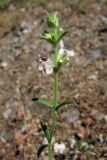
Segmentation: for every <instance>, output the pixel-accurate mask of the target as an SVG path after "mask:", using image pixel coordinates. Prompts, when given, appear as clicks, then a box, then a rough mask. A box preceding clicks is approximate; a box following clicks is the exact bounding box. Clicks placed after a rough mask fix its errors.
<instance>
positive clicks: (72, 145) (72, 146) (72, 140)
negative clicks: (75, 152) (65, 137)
mask: <svg viewBox="0 0 107 160" xmlns="http://www.w3.org/2000/svg"><path fill="white" fill-rule="evenodd" d="M75 144H76V140H75V139H71V144H70V147H71V149H73V148H74V146H75Z"/></svg>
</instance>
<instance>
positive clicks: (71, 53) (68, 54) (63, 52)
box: [59, 40, 75, 58]
mask: <svg viewBox="0 0 107 160" xmlns="http://www.w3.org/2000/svg"><path fill="white" fill-rule="evenodd" d="M74 55H75V52H74V51H73V50H71V51H70V50H67V49H65V48H64V43H63V41H62V40H61V41H60V50H59V58H62V57H63V56H66V57H68V58H70V57H72V56H74Z"/></svg>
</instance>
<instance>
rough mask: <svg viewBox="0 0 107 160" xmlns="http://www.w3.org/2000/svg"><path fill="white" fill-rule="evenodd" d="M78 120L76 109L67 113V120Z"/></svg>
mask: <svg viewBox="0 0 107 160" xmlns="http://www.w3.org/2000/svg"><path fill="white" fill-rule="evenodd" d="M78 120H79V113H78V112H76V111H73V112H71V113H69V114H68V115H67V121H68V122H70V123H75V122H76V121H78Z"/></svg>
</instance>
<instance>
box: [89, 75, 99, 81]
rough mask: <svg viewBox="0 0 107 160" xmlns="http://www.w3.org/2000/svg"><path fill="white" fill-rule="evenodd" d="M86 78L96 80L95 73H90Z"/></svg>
mask: <svg viewBox="0 0 107 160" xmlns="http://www.w3.org/2000/svg"><path fill="white" fill-rule="evenodd" d="M87 79H88V80H94V81H95V80H97V76H96V75H94V74H91V75H89V76H88V77H87Z"/></svg>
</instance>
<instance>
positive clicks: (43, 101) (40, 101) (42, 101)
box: [32, 98, 53, 108]
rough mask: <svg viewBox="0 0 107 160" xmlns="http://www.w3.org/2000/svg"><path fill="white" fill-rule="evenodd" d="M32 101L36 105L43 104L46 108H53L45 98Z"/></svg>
mask: <svg viewBox="0 0 107 160" xmlns="http://www.w3.org/2000/svg"><path fill="white" fill-rule="evenodd" d="M32 101H34V102H36V103H40V104H44V105H46V106H47V107H48V108H53V104H52V103H51V102H49V101H48V100H47V99H45V98H33V99H32Z"/></svg>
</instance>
